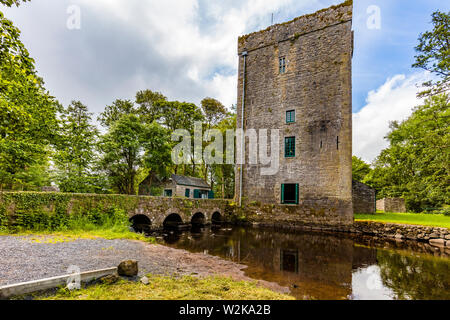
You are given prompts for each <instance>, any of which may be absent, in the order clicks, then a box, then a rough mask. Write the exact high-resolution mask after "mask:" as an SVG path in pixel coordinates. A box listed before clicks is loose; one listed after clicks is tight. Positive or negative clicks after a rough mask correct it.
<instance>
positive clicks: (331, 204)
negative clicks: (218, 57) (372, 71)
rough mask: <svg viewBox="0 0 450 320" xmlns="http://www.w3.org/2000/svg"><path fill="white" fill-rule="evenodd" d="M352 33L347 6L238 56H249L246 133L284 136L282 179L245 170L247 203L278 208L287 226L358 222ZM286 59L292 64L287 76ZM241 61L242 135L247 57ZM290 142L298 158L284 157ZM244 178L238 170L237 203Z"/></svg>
mask: <svg viewBox="0 0 450 320" xmlns="http://www.w3.org/2000/svg"><path fill="white" fill-rule="evenodd" d="M351 29H352V5H351V3H347V5H341V6H338V7H332V8H329V9H325V10H322V11H320V12H317V13H316V14H312V15H308V16H303V17H299V18H297V19H294V20H293V21H291V22H288V23H285V24H280V25H275V26H271V27H270V28H268V29H267V30H264V31H261V32H257V33H253V34H250V35H247V36H243V37H241V38H240V39H239V44H238V52H239V54H242V53H243V52H244V51H247V52H248V56H247V58H246V70H245V79H246V91H245V111H244V129H245V130H247V129H257V130H258V129H280V141H279V142H280V151H279V152H280V153H279V158H280V169H279V172H278V173H277V174H275V175H272V176H263V175H261V174H260V173H261V172H260V169H261V166H260V165H249V164H246V165H244V168H243V184H242V188H243V197H242V200H243V202H244V203H245V202H246V201H258V202H261V203H263V204H273V205H274V206H275V209H274V210H275V211H278V212H280V213H281V212H286V210H287V211H289V220H290V219H291V218H292V215H293V217H294V219H295V216H296V215H297V216H298V219H299V220H301V221H304V222H320V223H328V224H336V223H344V224H350V223H352V222H353V208H352V172H351V161H352V84H351V60H352V54H353V33H352V30H351ZM281 57H285V59H286V63H287V65H286V72H285V73H283V74H280V72H279V58H281ZM239 59H240V60H239V61H240V62H239V80H238V106H237V111H238V119H237V125H238V128H241V119H242V115H243V110H242V96H243V89H242V87H243V80H244V58H243V57H242V56H241V57H240V58H239ZM288 110H295V113H296V122H295V123H290V124H287V123H286V111H288ZM291 136H295V137H296V143H295V149H296V156H295V157H294V158H286V157H285V149H284V144H285V140H284V139H285V137H291ZM269 141H270V138H269ZM269 152H270V151H269ZM246 154H247V155H248V154H249V148H248V144H247V146H246ZM247 163H248V161H247ZM239 174H240V172H239V169H238V171H237V174H236V195H237V197H239ZM291 183H292V184H299V204H298V205H297V206H289V208H288V209H286V206H284V205H281V202H282V199H281V185H282V184H291ZM237 200H239V199H237ZM285 209H286V210H285ZM274 210H272V211H274ZM313 212H315V213H317V212H320V214H319V216H320V217H319V218H318V217H316V215H314V214H312V213H313Z"/></svg>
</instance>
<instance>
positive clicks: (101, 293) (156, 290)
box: [34, 274, 294, 300]
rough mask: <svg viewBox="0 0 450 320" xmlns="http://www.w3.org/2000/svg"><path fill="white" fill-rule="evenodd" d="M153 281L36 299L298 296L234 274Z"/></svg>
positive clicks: (121, 283) (152, 277) (152, 278)
mask: <svg viewBox="0 0 450 320" xmlns="http://www.w3.org/2000/svg"><path fill="white" fill-rule="evenodd" d="M146 276H147V278H148V280H149V283H148V284H147V285H145V284H143V283H141V282H135V281H127V280H123V279H122V280H119V281H118V282H116V283H112V284H108V283H98V284H94V285H90V286H87V287H85V288H83V289H81V290H76V291H69V290H67V289H60V290H58V291H57V292H56V293H55V294H47V295H46V294H41V295H36V296H35V297H34V299H35V300H294V297H292V296H289V295H286V294H282V293H278V292H275V291H272V290H270V289H267V288H265V287H262V286H258V284H257V282H256V281H236V280H233V279H232V278H230V277H223V276H209V277H203V278H199V277H193V276H182V277H170V276H155V275H151V274H148V275H146Z"/></svg>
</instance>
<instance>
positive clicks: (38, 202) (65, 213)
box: [0, 192, 139, 232]
mask: <svg viewBox="0 0 450 320" xmlns="http://www.w3.org/2000/svg"><path fill="white" fill-rule="evenodd" d="M138 202H139V199H138V197H129V196H121V195H81V194H80V195H78V194H64V193H35V192H10V193H9V192H8V193H0V230H2V231H12V232H15V231H24V230H33V231H36V230H38V231H44V230H50V231H56V230H70V229H94V228H97V227H106V226H117V225H121V226H128V225H129V221H128V215H127V212H128V211H129V210H132V209H134V208H136V207H137V206H138Z"/></svg>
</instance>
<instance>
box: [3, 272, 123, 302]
mask: <svg viewBox="0 0 450 320" xmlns="http://www.w3.org/2000/svg"><path fill="white" fill-rule="evenodd" d="M115 273H117V267H116V268H109V269H101V270H95V271H87V272H82V273H81V274H80V276H81V281H83V282H88V281H91V280H94V279H99V278H102V277H105V276H108V275H111V274H115ZM73 276H74V275H73V274H70V275H64V276H59V277H53V278H47V279H42V280H36V281H29V282H23V283H18V284H12V285H8V286H4V287H0V299H7V298H10V297H13V296H20V295H23V294H28V293H33V292H36V291H41V290H48V289H52V288H57V287H59V286H61V285H65V284H67V280H68V279H69V277H73Z"/></svg>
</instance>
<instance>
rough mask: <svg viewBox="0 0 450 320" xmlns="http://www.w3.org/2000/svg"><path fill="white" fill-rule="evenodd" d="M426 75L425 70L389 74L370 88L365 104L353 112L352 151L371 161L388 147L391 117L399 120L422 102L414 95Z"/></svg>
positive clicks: (403, 118)
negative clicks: (381, 81) (406, 74)
mask: <svg viewBox="0 0 450 320" xmlns="http://www.w3.org/2000/svg"><path fill="white" fill-rule="evenodd" d="M426 78H427V74H426V73H417V74H413V75H410V76H405V75H403V74H400V75H396V76H394V77H392V78H388V79H387V81H386V82H385V83H384V84H383V85H382V86H381V87H379V88H378V89H376V90H374V91H370V92H369V94H368V97H367V100H366V103H367V104H366V105H365V106H364V107H363V108H362V109H361V110H360V111H359V112H357V113H354V114H353V154H354V155H356V156H358V157H361V158H362V159H363V160H365V161H367V162H372V161H373V160H374V159H375V158H376V157H377V156H378V155H379V153H380V152H381V151H382V150H383V149H385V148H386V147H388V145H389V143H388V142H387V141H386V139H384V137H385V136H386V135H387V133H388V132H389V122H390V121H394V120H397V121H402V120H405V119H407V118H408V117H409V116H410V115H411V114H412V109H413V108H414V107H416V106H418V105H420V104H421V103H423V100H422V99H418V98H417V92H418V91H419V89H418V87H417V86H418V85H420V84H421V83H423V82H424V81H425V79H426Z"/></svg>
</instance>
